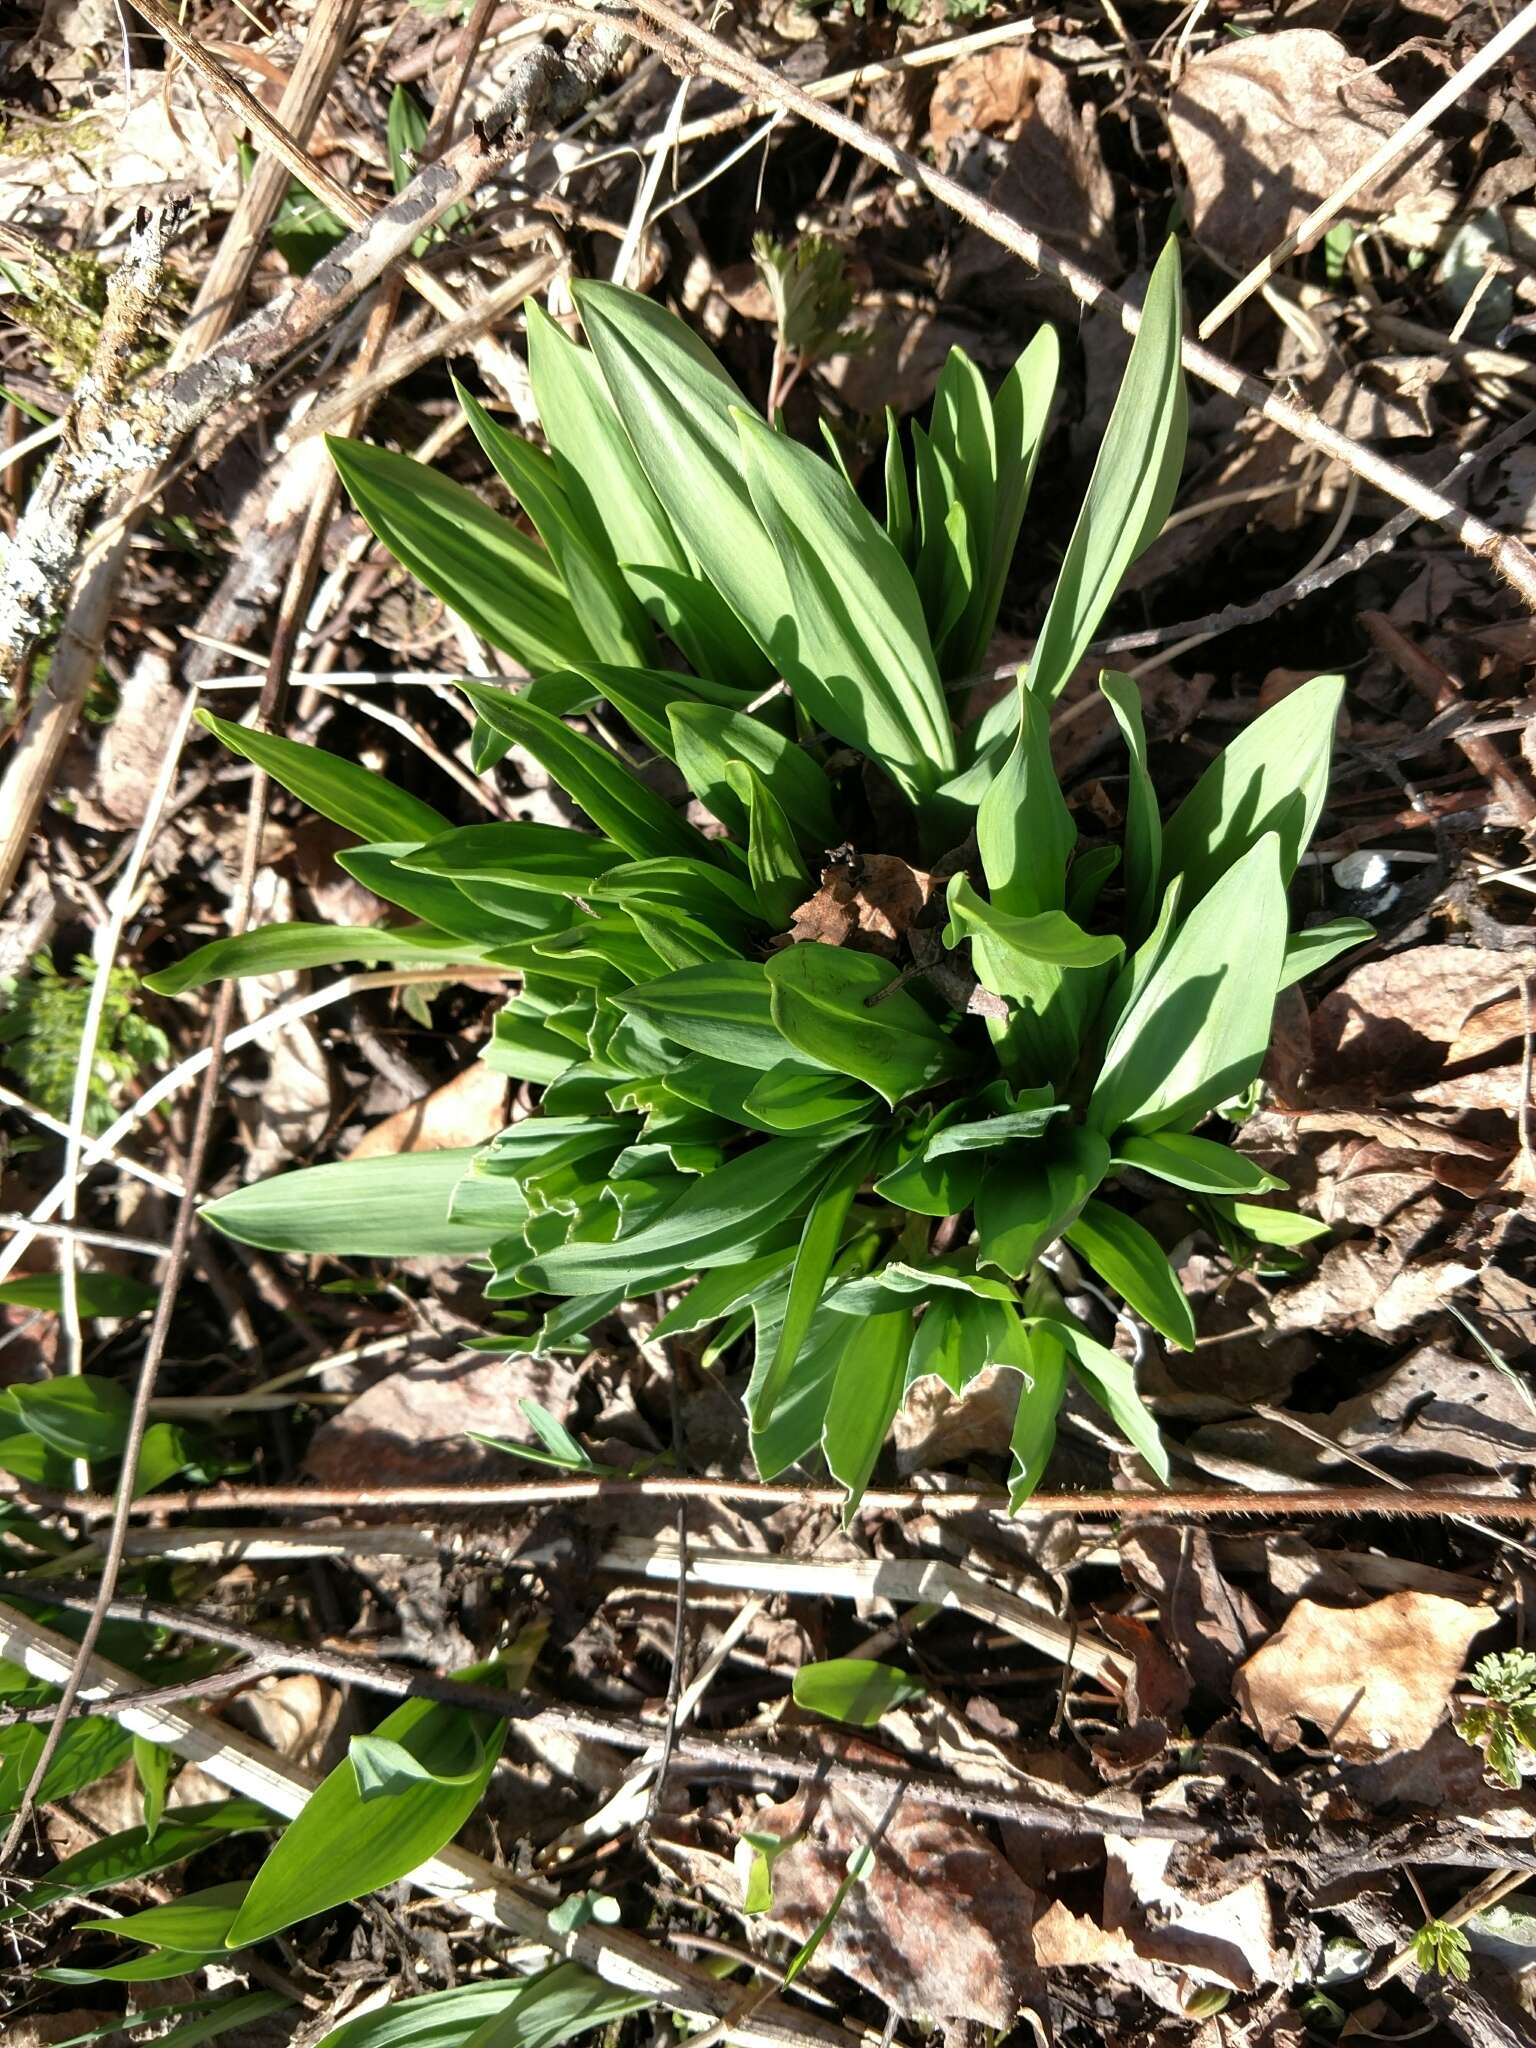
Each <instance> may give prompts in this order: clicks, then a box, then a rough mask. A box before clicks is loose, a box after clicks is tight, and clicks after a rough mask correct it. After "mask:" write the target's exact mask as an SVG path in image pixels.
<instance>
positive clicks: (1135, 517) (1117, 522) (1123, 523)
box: [1028, 241, 1188, 700]
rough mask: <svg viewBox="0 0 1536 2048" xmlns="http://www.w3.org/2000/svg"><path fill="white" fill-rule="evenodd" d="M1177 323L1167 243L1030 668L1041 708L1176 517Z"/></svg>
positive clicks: (1181, 422) (1174, 261)
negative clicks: (1124, 581)
mask: <svg viewBox="0 0 1536 2048" xmlns="http://www.w3.org/2000/svg"><path fill="white" fill-rule="evenodd" d="M1183 320H1184V313H1183V301H1182V294H1181V292H1180V289H1179V251H1178V245H1177V244H1176V243H1174V242H1172V241H1170V242H1169V243H1168V244H1167V245H1166V247H1165V248H1164V250H1163V253H1162V255H1161V256H1160V257H1159V258H1158V260H1157V265H1156V268H1155V269H1154V270H1153V272H1152V278H1151V282H1150V283H1149V284H1148V286H1147V293H1146V297H1145V299H1144V300H1143V301H1142V308H1141V326H1140V329H1139V330H1138V332H1137V335H1136V339H1135V341H1134V342H1133V343H1132V344H1131V359H1130V362H1129V363H1128V364H1127V365H1126V372H1125V379H1124V382H1123V383H1122V384H1121V386H1120V391H1119V395H1118V396H1117V397H1116V399H1115V405H1114V410H1113V412H1111V414H1110V416H1109V426H1108V427H1107V429H1106V430H1105V434H1104V440H1103V444H1102V445H1101V447H1100V449H1099V455H1098V460H1097V461H1096V462H1095V464H1094V466H1093V475H1092V476H1091V477H1090V478H1089V481H1088V494H1087V496H1086V497H1085V498H1084V500H1083V506H1082V510H1081V512H1080V513H1079V514H1078V519H1077V525H1076V527H1075V528H1074V529H1073V533H1072V538H1071V540H1070V541H1069V542H1068V543H1067V552H1066V556H1065V558H1064V560H1063V562H1062V565H1061V574H1060V575H1059V576H1058V577H1057V579H1056V588H1055V591H1054V592H1053V594H1052V597H1051V602H1050V608H1049V609H1048V610H1047V612H1046V615H1045V623H1044V624H1043V625H1042V626H1041V628H1040V637H1039V638H1038V640H1036V642H1035V651H1034V653H1033V655H1032V656H1031V658H1030V664H1029V676H1028V681H1029V685H1030V687H1031V688H1032V689H1034V690H1035V691H1036V692H1037V693H1038V694H1039V695H1040V696H1041V697H1042V698H1044V699H1047V700H1049V699H1050V698H1052V697H1056V696H1058V695H1059V694H1060V692H1061V691H1062V690H1063V689H1065V687H1066V685H1067V684H1068V683H1069V682H1070V681H1071V679H1072V675H1073V672H1074V671H1075V670H1076V668H1077V665H1078V663H1079V662H1080V661H1081V660H1082V658H1083V655H1084V653H1085V652H1086V650H1087V647H1088V643H1089V641H1090V640H1091V639H1092V638H1093V636H1094V633H1095V631H1096V630H1097V627H1098V624H1099V621H1100V619H1102V618H1103V616H1104V614H1105V612H1106V611H1107V610H1108V609H1109V605H1110V603H1111V601H1112V599H1113V598H1114V595H1115V591H1116V589H1117V588H1118V586H1119V583H1120V579H1121V578H1122V577H1123V576H1124V574H1125V572H1126V570H1127V569H1128V568H1129V567H1130V566H1131V564H1132V562H1134V561H1135V559H1136V557H1137V556H1138V555H1139V554H1140V553H1141V552H1142V550H1143V549H1144V548H1146V547H1148V546H1149V545H1150V544H1151V543H1152V542H1153V541H1154V540H1155V539H1156V538H1157V536H1158V534H1159V533H1160V532H1161V530H1162V526H1163V522H1164V520H1165V519H1166V518H1167V517H1168V514H1169V512H1170V511H1171V510H1172V509H1173V500H1174V495H1175V493H1176V491H1177V490H1178V485H1179V472H1180V470H1181V469H1182V467H1183V463H1184V442H1185V434H1186V429H1187V424H1188V406H1187V404H1186V400H1185V395H1184V373H1183V369H1182V367H1181V365H1180V360H1179V348H1180V343H1181V341H1182V340H1183Z"/></svg>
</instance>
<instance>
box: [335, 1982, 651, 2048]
mask: <svg viewBox="0 0 1536 2048" xmlns="http://www.w3.org/2000/svg"><path fill="white" fill-rule="evenodd" d="M652 2003H653V2001H652V2000H651V1999H650V1998H649V1997H643V1996H641V1995H640V1994H638V1993H636V1992H632V1991H624V1990H621V1989H620V1988H619V1987H617V1986H616V1985H612V1984H605V1983H603V1981H602V1979H601V1978H599V1977H594V1976H593V1975H592V1974H591V1972H590V1971H588V1970H584V1969H582V1967H581V1966H580V1964H579V1963H557V1964H556V1965H555V1966H554V1968H553V1969H550V1970H543V1971H540V1972H539V1973H538V1974H537V1975H536V1976H532V1977H492V1978H482V1979H480V1980H479V1981H478V1982H475V1983H472V1984H460V1985H457V1986H456V1987H455V1988H454V1989H453V1990H451V1991H432V1992H427V1993H426V1994H425V1995H423V1996H418V1997H415V1998H397V1999H396V2000H394V2002H393V2003H392V2004H389V2005H386V2006H384V2007H382V2008H379V2009H377V2010H375V2011H373V2012H367V2013H362V2014H360V2015H359V2016H358V2017H357V2018H356V2019H352V2020H345V2021H343V2023H342V2024H341V2025H340V2026H339V2027H333V2028H332V2029H331V2031H330V2032H329V2033H328V2034H326V2035H324V2036H323V2037H322V2039H321V2040H320V2042H319V2043H318V2048H469V2043H470V2042H472V2041H474V2040H476V2038H477V2036H478V2035H479V2034H480V2033H481V2030H482V2029H484V2028H485V2027H486V2026H487V2025H489V2024H491V2023H494V2022H497V2021H500V2020H503V2019H505V2020H507V2021H509V2022H510V2027H509V2031H508V2032H507V2033H506V2034H505V2035H504V2036H502V2037H501V2038H500V2041H499V2043H498V2048H559V2044H560V2043H561V2042H564V2041H573V2040H575V2039H576V2038H577V2037H578V2035H580V2034H583V2033H586V2032H588V2031H590V2029H592V2028H593V2027H599V2026H605V2025H607V2024H609V2023H610V2022H612V2021H615V2020H619V2019H622V2018H623V2017H624V2016H625V2015H626V2014H627V2013H631V2012H637V2011H640V2010H643V2009H644V2008H645V2007H646V2006H648V2005H650V2004H652ZM482 2048H483V2044H482Z"/></svg>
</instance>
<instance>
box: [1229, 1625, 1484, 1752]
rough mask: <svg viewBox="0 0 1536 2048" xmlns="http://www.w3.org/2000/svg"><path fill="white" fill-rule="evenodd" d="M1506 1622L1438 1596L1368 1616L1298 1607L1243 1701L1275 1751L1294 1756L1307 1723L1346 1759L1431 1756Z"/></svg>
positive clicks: (1252, 1669) (1243, 1688) (1260, 1657)
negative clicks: (1443, 1723)
mask: <svg viewBox="0 0 1536 2048" xmlns="http://www.w3.org/2000/svg"><path fill="white" fill-rule="evenodd" d="M1496 1619H1497V1617H1496V1616H1495V1615H1494V1614H1493V1613H1492V1612H1491V1611H1489V1610H1488V1609H1486V1608H1482V1607H1469V1606H1467V1605H1466V1604H1465V1603H1464V1602H1463V1601H1460V1600H1448V1599H1445V1598H1444V1597H1443V1596H1442V1595H1440V1594H1438V1593H1415V1592H1404V1593H1389V1594H1388V1595H1387V1597H1386V1598H1385V1599H1384V1600H1373V1601H1372V1602H1371V1603H1370V1605H1369V1606H1366V1607H1322V1606H1319V1605H1318V1604H1317V1603H1316V1602H1315V1601H1312V1600H1298V1601H1297V1603H1296V1605H1295V1606H1294V1607H1293V1608H1292V1609H1291V1611H1290V1613H1289V1615H1287V1617H1286V1619H1285V1623H1284V1625H1283V1626H1282V1627H1281V1628H1280V1629H1279V1630H1278V1631H1277V1633H1276V1634H1274V1635H1273V1636H1271V1637H1270V1639H1269V1641H1268V1642H1267V1643H1265V1644H1264V1646H1263V1648H1262V1649H1260V1650H1258V1651H1256V1652H1255V1653H1254V1655H1253V1656H1251V1657H1250V1658H1249V1659H1248V1661H1247V1663H1246V1664H1244V1665H1243V1667H1242V1669H1241V1670H1240V1671H1239V1672H1238V1673H1237V1677H1236V1680H1235V1683H1234V1688H1233V1690H1234V1695H1235V1697H1236V1699H1237V1703H1238V1705H1239V1707H1240V1708H1241V1709H1242V1712H1243V1715H1244V1717H1245V1718H1246V1719H1247V1720H1248V1721H1249V1722H1251V1724H1252V1725H1253V1726H1254V1727H1255V1728H1257V1729H1258V1731H1259V1733H1260V1734H1261V1735H1262V1736H1263V1737H1264V1739H1265V1741H1266V1742H1267V1743H1268V1744H1269V1745H1270V1747H1271V1748H1272V1749H1277V1750H1278V1749H1292V1748H1294V1747H1295V1746H1296V1744H1297V1743H1299V1742H1300V1741H1301V1739H1302V1727H1301V1724H1302V1722H1303V1721H1309V1722H1311V1723H1312V1724H1313V1725H1314V1726H1315V1727H1317V1728H1320V1729H1321V1730H1322V1732H1323V1735H1324V1737H1325V1738H1326V1739H1327V1741H1328V1743H1329V1744H1330V1745H1331V1747H1332V1748H1333V1749H1335V1750H1336V1751H1337V1752H1338V1754H1339V1755H1340V1756H1343V1757H1351V1758H1364V1757H1377V1756H1390V1755H1392V1754H1394V1753H1396V1752H1398V1751H1402V1750H1411V1749H1421V1748H1422V1747H1423V1746H1424V1744H1425V1743H1426V1742H1428V1740H1429V1738H1430V1737H1431V1735H1433V1733H1434V1732H1435V1728H1436V1726H1437V1725H1438V1723H1439V1721H1440V1718H1441V1716H1442V1715H1443V1714H1444V1712H1445V1710H1446V1706H1447V1704H1448V1702H1449V1700H1450V1697H1451V1692H1452V1689H1453V1688H1454V1686H1455V1684H1456V1681H1457V1679H1458V1678H1459V1677H1460V1676H1461V1669H1462V1666H1463V1664H1464V1663H1465V1662H1466V1657H1467V1651H1468V1649H1469V1647H1470V1646H1471V1643H1472V1640H1473V1638H1474V1637H1475V1636H1477V1635H1478V1634H1480V1633H1481V1631H1482V1630H1483V1629H1486V1628H1491V1627H1492V1626H1493V1624H1494V1622H1495V1620H1496Z"/></svg>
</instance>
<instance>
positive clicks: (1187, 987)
mask: <svg viewBox="0 0 1536 2048" xmlns="http://www.w3.org/2000/svg"><path fill="white" fill-rule="evenodd" d="M1286 916H1287V909H1286V900H1285V882H1284V879H1283V877H1282V874H1281V865H1280V841H1279V839H1278V838H1277V837H1276V836H1275V834H1274V833H1273V832H1268V833H1266V834H1265V835H1264V837H1263V838H1262V839H1260V840H1259V841H1258V843H1257V844H1256V845H1255V846H1253V847H1251V848H1250V849H1249V851H1248V852H1247V853H1245V854H1244V855H1243V857H1242V858H1241V860H1239V861H1238V862H1237V863H1236V865H1235V866H1233V867H1231V868H1229V869H1228V870H1227V872H1226V873H1225V874H1224V875H1223V876H1222V877H1221V879H1220V881H1218V882H1217V883H1216V885H1215V887H1214V888H1212V889H1211V891H1210V892H1209V894H1208V895H1206V896H1205V897H1203V898H1202V899H1201V901H1200V902H1199V903H1198V904H1196V906H1195V908H1194V911H1193V912H1192V913H1191V915H1190V916H1189V917H1187V918H1186V919H1185V920H1184V921H1183V923H1182V924H1180V926H1179V927H1178V929H1177V930H1176V931H1175V932H1174V933H1173V934H1172V935H1171V937H1170V938H1169V939H1168V941H1167V943H1166V945H1164V946H1163V948H1162V950H1161V954H1160V956H1159V957H1158V959H1157V964H1156V965H1155V967H1153V969H1152V971H1151V972H1150V974H1148V975H1147V976H1146V978H1145V980H1144V981H1143V982H1142V984H1141V986H1140V988H1139V989H1138V991H1137V993H1136V995H1135V997H1134V999H1133V1000H1132V1001H1131V1003H1130V1004H1129V1006H1128V1007H1127V1009H1126V1010H1125V1011H1124V1013H1123V1014H1122V1015H1121V1017H1120V1019H1119V1021H1118V1022H1117V1024H1116V1025H1115V1028H1114V1031H1113V1032H1112V1034H1111V1036H1110V1041H1109V1045H1108V1047H1107V1049H1106V1051H1105V1054H1104V1059H1103V1062H1102V1065H1101V1067H1100V1070H1099V1077H1098V1080H1097V1081H1096V1083H1095V1084H1094V1090H1093V1095H1092V1098H1091V1100H1090V1102H1089V1105H1088V1118H1089V1122H1090V1123H1091V1124H1092V1125H1093V1126H1094V1128H1095V1129H1096V1130H1101V1131H1106V1132H1110V1133H1113V1132H1115V1131H1118V1130H1120V1129H1121V1128H1122V1127H1123V1126H1125V1125H1131V1126H1133V1127H1134V1128H1135V1129H1137V1130H1139V1131H1156V1130H1159V1129H1162V1128H1163V1127H1164V1126H1166V1125H1169V1124H1188V1123H1193V1122H1195V1121H1197V1120H1198V1118H1199V1117H1200V1116H1202V1115H1203V1114H1204V1113H1205V1111H1207V1110H1210V1109H1214V1108H1215V1107H1216V1106H1217V1104H1219V1103H1222V1102H1226V1101H1228V1100H1230V1098H1231V1097H1232V1096H1234V1095H1236V1094H1238V1093H1239V1092H1240V1091H1241V1090H1242V1089H1244V1088H1246V1087H1247V1085H1248V1083H1249V1082H1250V1081H1251V1080H1252V1079H1253V1077H1254V1076H1255V1074H1257V1073H1258V1071H1259V1068H1260V1067H1261V1066H1262V1064H1263V1061H1264V1054H1265V1052H1266V1050H1267V1049H1268V1046H1269V1030H1270V1020H1271V1018H1272V1016H1273V1014H1274V1007H1275V991H1276V989H1277V988H1278V986H1279V980H1280V970H1281V963H1282V961H1283V960H1284V957H1285V932H1286ZM1238 933H1240V934H1241V939H1242V943H1241V946H1238V945H1236V944H1235V943H1234V934H1238Z"/></svg>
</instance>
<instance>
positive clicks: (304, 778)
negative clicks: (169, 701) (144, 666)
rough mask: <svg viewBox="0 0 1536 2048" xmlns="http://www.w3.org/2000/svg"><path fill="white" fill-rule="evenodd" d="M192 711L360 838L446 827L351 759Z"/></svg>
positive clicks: (419, 835) (427, 834)
mask: <svg viewBox="0 0 1536 2048" xmlns="http://www.w3.org/2000/svg"><path fill="white" fill-rule="evenodd" d="M431 473H432V472H431V471H430V470H427V471H424V472H423V474H425V475H428V476H430V475H431ZM197 716H198V721H199V723H200V724H202V725H205V726H206V727H207V728H208V730H209V731H210V732H211V733H215V734H217V736H218V737H219V738H220V739H221V740H222V741H223V742H224V744H225V746H226V747H228V748H229V749H230V750H231V752H233V753H236V754H240V755H243V756H244V758H245V759H246V760H247V761H253V762H254V763H255V764H256V766H257V767H258V768H262V769H265V771H266V772H267V774H268V775H270V776H271V777H272V780H273V781H274V782H278V783H281V784H282V786H283V788H284V789H286V790H287V791H288V792H289V794H290V795H292V796H296V797H297V798H298V799H299V801H300V803H303V804H307V805H308V806H309V808H310V809H311V810H312V811H318V812H319V813H320V815H321V817H322V818H329V819H330V820H331V822H332V823H333V824H336V825H341V826H344V827H345V829H346V830H347V831H348V832H355V833H356V834H357V836H358V838H359V839H368V840H374V839H384V840H395V839H410V840H415V841H418V842H419V841H420V840H423V839H435V838H436V837H437V835H438V834H439V833H440V832H446V831H447V830H448V820H447V819H446V818H445V817H444V816H443V815H442V813H441V812H440V811H434V810H433V808H432V806H431V805H430V804H427V803H423V802H422V801H421V799H420V797H414V796H411V795H410V794H409V792H408V791H406V790H403V789H397V788H396V787H395V785H394V784H393V783H392V782H386V781H385V779H384V777H383V776H382V775H375V774H374V773H373V771H372V770H371V769H368V768H363V767H361V766H359V764H358V763H357V762H356V761H346V760H343V759H342V757H341V755H340V754H328V753H327V752H326V751H325V749H324V748H323V747H306V746H301V745H300V744H299V742H298V741H297V740H285V739H283V738H281V737H280V736H279V735H278V734H276V733H270V732H255V731H253V730H252V729H251V728H250V727H249V726H245V725H236V724H234V723H233V722H232V721H231V720H229V719H227V718H215V717H214V715H213V713H212V712H211V711H200V712H199V713H198V714H197Z"/></svg>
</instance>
